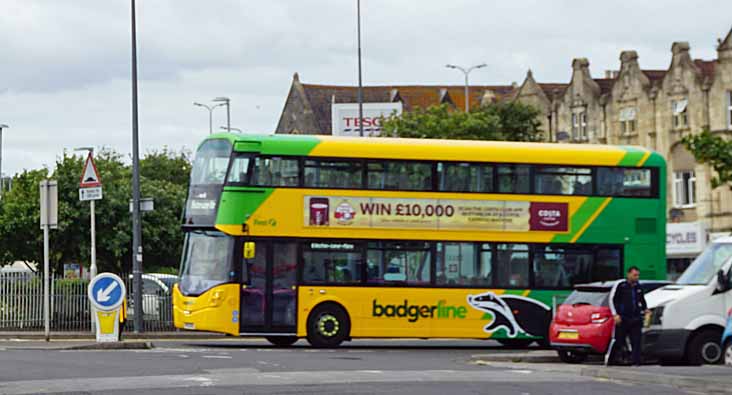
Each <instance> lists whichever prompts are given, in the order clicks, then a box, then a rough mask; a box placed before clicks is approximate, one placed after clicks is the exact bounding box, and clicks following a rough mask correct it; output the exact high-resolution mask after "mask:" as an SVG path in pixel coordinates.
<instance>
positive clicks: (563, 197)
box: [173, 134, 666, 347]
mask: <svg viewBox="0 0 732 395" xmlns="http://www.w3.org/2000/svg"><path fill="white" fill-rule="evenodd" d="M665 172H666V170H665V162H664V160H663V158H662V157H661V156H660V155H658V154H656V153H654V152H652V151H648V150H645V149H642V148H635V147H623V146H599V145H584V144H583V145H571V144H541V143H513V142H485V141H448V140H426V139H425V140H420V139H393V138H338V137H330V136H292V135H270V136H252V135H238V134H215V135H212V136H210V137H209V138H207V139H206V140H205V141H204V142H203V143H202V144H201V145H200V146H199V148H198V150H197V152H196V156H195V162H194V166H193V170H192V175H191V185H190V191H189V196H188V201H187V204H186V212H185V219H184V225H183V226H184V231H185V246H184V250H183V257H182V264H181V279H180V283H179V284H178V286H177V287H176V289H175V291H174V302H173V303H174V320H175V326H176V327H178V328H182V329H189V330H201V331H213V332H221V333H227V334H230V335H236V336H264V337H266V338H267V339H268V340H269V341H270V342H272V343H274V344H276V345H289V344H292V343H294V342H295V341H297V339H299V338H307V340H308V341H309V342H310V343H311V344H312V345H314V346H318V347H334V346H337V345H339V344H340V343H341V342H343V341H345V340H350V339H354V338H386V337H389V338H396V337H398V338H475V339H488V338H491V339H496V340H498V341H500V342H502V343H504V344H510V345H516V346H520V345H528V344H529V343H531V342H532V341H542V340H543V339H544V338H545V336H546V334H547V328H548V326H549V323H550V321H551V318H552V302H553V300H554V297H555V296H564V295H566V294H567V293H568V292H569V290H570V289H571V288H572V286H573V285H574V284H579V283H588V282H594V281H603V280H612V279H617V278H619V277H621V276H622V275H623V273H624V269H625V267H627V266H630V265H636V266H638V267H640V268H641V273H643V276H644V277H645V278H649V279H663V278H665V276H666V263H665V262H666V259H665V202H666V197H665V190H666V186H665V182H664V180H665V179H666V177H665Z"/></svg>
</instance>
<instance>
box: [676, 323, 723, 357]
mask: <svg viewBox="0 0 732 395" xmlns="http://www.w3.org/2000/svg"><path fill="white" fill-rule="evenodd" d="M723 331H724V328H721V327H719V326H718V325H714V324H708V325H704V326H702V327H700V328H698V329H696V330H695V331H694V332H692V333H691V335H689V340H687V342H686V352H685V359H686V361H687V362H688V363H690V364H692V365H702V364H717V363H719V362H720V361H721V360H722V359H723V358H724V350H723V349H722V345H721V343H720V341H721V338H722V332H723Z"/></svg>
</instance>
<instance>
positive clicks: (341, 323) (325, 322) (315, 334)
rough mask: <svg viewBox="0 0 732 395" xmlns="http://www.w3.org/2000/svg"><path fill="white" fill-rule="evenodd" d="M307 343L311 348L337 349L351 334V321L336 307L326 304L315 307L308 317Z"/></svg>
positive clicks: (341, 309)
mask: <svg viewBox="0 0 732 395" xmlns="http://www.w3.org/2000/svg"><path fill="white" fill-rule="evenodd" d="M307 326H308V335H307V337H308V342H309V343H310V345H312V346H313V347H318V348H333V347H338V346H339V345H340V344H341V343H343V341H344V340H346V339H347V338H348V335H349V334H350V332H351V320H350V319H349V318H348V314H346V312H345V311H344V310H343V308H341V307H340V306H338V305H335V304H332V303H328V304H323V305H320V306H318V307H316V308H315V309H314V310H313V311H312V313H310V316H309V317H308V323H307Z"/></svg>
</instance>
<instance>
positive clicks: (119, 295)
mask: <svg viewBox="0 0 732 395" xmlns="http://www.w3.org/2000/svg"><path fill="white" fill-rule="evenodd" d="M126 291H127V289H126V288H125V283H124V282H123V281H122V279H121V278H119V277H118V276H117V275H116V274H113V273H100V274H99V275H97V276H96V277H94V278H93V279H92V280H91V282H90V283H89V289H88V294H89V300H90V301H91V304H92V305H93V306H94V307H95V308H96V309H97V310H101V311H111V310H114V309H116V308H118V307H119V306H121V305H122V302H123V301H124V299H125V295H126V293H127V292H126Z"/></svg>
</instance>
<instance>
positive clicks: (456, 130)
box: [382, 101, 543, 141]
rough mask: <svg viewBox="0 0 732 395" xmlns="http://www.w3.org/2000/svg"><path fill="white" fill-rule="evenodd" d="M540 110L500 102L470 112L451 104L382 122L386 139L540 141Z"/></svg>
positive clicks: (516, 103)
mask: <svg viewBox="0 0 732 395" xmlns="http://www.w3.org/2000/svg"><path fill="white" fill-rule="evenodd" d="M538 117H539V110H537V109H536V108H534V107H532V106H530V105H526V104H523V103H519V102H515V101H510V102H497V103H490V104H487V105H483V106H480V107H477V108H474V109H471V111H470V112H467V113H466V112H463V111H454V110H452V109H451V108H450V107H449V106H448V105H447V104H442V105H439V106H431V107H428V108H426V109H423V108H418V109H416V110H415V111H411V112H405V113H402V114H401V115H398V116H397V115H393V116H391V117H388V118H385V119H384V120H383V122H382V128H383V130H384V135H386V136H394V137H411V138H436V139H455V140H505V141H540V140H542V138H543V133H542V132H541V130H540V125H541V123H540V122H539V120H538Z"/></svg>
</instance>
